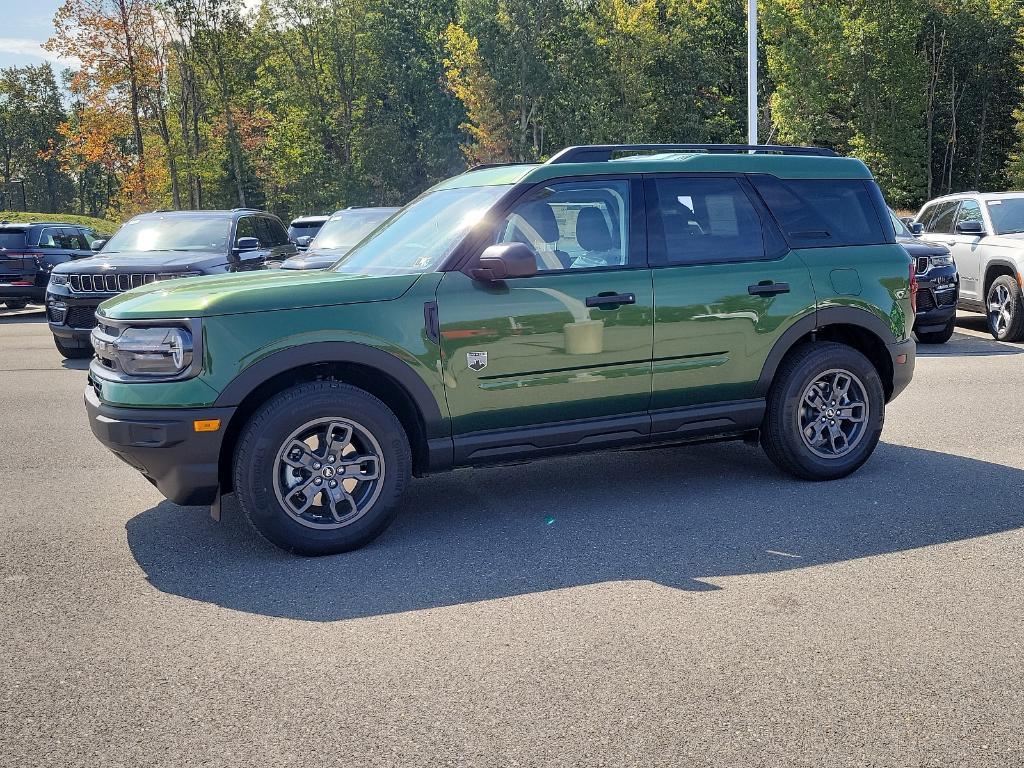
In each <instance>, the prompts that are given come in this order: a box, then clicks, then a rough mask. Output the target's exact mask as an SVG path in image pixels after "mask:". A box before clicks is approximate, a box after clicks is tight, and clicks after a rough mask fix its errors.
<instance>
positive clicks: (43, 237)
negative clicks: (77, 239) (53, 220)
mask: <svg viewBox="0 0 1024 768" xmlns="http://www.w3.org/2000/svg"><path fill="white" fill-rule="evenodd" d="M66 243H67V241H66V240H65V238H64V236H63V235H62V234H61V231H60V229H59V228H57V227H46V228H45V229H43V230H42V231H41V232H40V233H39V247H40V248H54V249H56V248H67V245H66Z"/></svg>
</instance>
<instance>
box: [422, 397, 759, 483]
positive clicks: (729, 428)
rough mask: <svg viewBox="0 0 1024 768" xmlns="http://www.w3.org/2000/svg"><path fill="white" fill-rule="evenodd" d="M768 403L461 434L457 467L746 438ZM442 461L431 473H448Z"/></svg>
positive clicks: (701, 407)
mask: <svg viewBox="0 0 1024 768" xmlns="http://www.w3.org/2000/svg"><path fill="white" fill-rule="evenodd" d="M764 411H765V401H764V399H763V398H757V399H754V400H738V401H734V402H729V403H716V404H714V405H695V406H687V407H685V408H671V409H665V410H660V411H653V412H649V413H636V414H628V415H625V416H614V417H607V418H600V419H578V420H574V421H564V422H556V423H553V424H543V425H538V426H530V427H519V428H516V429H493V430H484V431H480V432H471V433H468V434H465V435H458V436H456V437H455V439H454V447H455V451H454V466H478V465H487V464H502V463H506V462H509V461H520V460H525V459H534V458H540V457H543V456H557V455H561V454H568V453H579V452H584V451H595V450H601V449H605V448H629V447H644V446H650V445H657V444H659V443H686V442H690V441H703V440H706V439H707V438H718V437H721V438H727V439H729V438H736V439H739V438H743V437H746V436H748V435H749V434H750V433H751V432H752V431H755V430H757V429H759V428H760V426H761V421H762V419H763V418H764ZM448 468H449V467H448V466H443V465H442V463H441V462H438V463H437V464H433V463H432V466H431V470H433V471H438V470H444V469H448Z"/></svg>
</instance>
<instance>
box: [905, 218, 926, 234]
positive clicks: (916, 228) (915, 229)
mask: <svg viewBox="0 0 1024 768" xmlns="http://www.w3.org/2000/svg"><path fill="white" fill-rule="evenodd" d="M907 228H908V229H909V230H910V234H912V235H920V234H921V233H922V232H924V224H922V223H921V222H920V221H911V222H910V223H909V224H907Z"/></svg>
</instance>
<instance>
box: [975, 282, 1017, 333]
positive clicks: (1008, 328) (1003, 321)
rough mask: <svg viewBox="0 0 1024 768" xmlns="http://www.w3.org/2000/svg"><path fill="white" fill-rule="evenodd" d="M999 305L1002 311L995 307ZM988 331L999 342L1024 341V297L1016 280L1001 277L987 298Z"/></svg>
mask: <svg viewBox="0 0 1024 768" xmlns="http://www.w3.org/2000/svg"><path fill="white" fill-rule="evenodd" d="M996 305H999V306H1000V307H1001V310H996V309H994V307H995V306H996ZM985 308H986V312H985V316H986V317H987V318H988V330H989V332H990V333H991V334H992V336H993V337H995V338H996V339H997V340H998V341H1024V297H1022V296H1021V291H1020V286H1019V285H1017V281H1016V279H1014V278H1012V277H1010V276H1009V275H1000V276H999V277H997V278H996V279H995V280H993V281H992V285H990V286H989V288H988V295H987V296H986V297H985Z"/></svg>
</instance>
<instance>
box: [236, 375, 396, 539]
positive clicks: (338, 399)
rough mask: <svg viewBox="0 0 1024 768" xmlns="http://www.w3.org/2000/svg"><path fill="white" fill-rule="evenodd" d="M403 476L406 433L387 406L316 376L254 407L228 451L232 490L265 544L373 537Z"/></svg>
mask: <svg viewBox="0 0 1024 768" xmlns="http://www.w3.org/2000/svg"><path fill="white" fill-rule="evenodd" d="M411 474H412V458H411V452H410V449H409V440H408V437H407V436H406V433H405V429H404V428H403V427H402V424H401V422H399V420H398V418H397V417H396V416H395V414H394V413H393V412H392V411H391V409H389V408H388V407H387V406H386V405H385V404H384V403H383V402H381V401H380V400H379V399H377V398H376V397H374V396H373V395H371V394H369V393H368V392H365V391H364V390H361V389H358V388H356V387H352V386H349V385H347V384H342V383H340V382H334V381H318V382H311V383H307V384H299V385H296V386H294V387H291V388H289V389H287V390H285V391H283V392H281V393H279V394H278V395H276V396H275V397H273V398H271V399H270V400H269V401H268V402H266V403H265V404H264V405H263V406H262V407H260V408H259V410H257V411H256V413H254V414H253V416H252V418H251V419H250V420H249V422H248V423H247V424H246V426H245V427H244V428H243V430H242V433H241V435H240V437H239V442H238V446H237V449H236V451H235V461H234V488H235V492H236V494H237V497H238V503H239V506H240V507H241V509H242V511H243V512H244V513H245V516H246V518H247V519H248V520H249V522H250V523H251V524H252V526H253V527H254V528H255V529H256V530H257V531H258V532H259V533H260V534H261V535H262V536H263V537H264V538H266V539H267V540H269V541H270V542H271V543H273V544H275V545H277V546H278V547H281V548H282V549H285V550H288V551H290V552H296V553H299V554H303V555H329V554H335V553H338V552H346V551H348V550H351V549H357V548H358V547H361V546H363V545H364V544H367V543H368V542H370V541H372V540H373V539H374V538H376V537H377V536H379V535H380V534H381V533H382V532H383V531H384V529H385V528H387V526H388V524H389V523H390V522H391V521H392V520H393V519H394V517H395V515H396V514H397V512H398V506H397V505H398V500H399V497H400V496H401V495H402V492H403V491H404V490H405V487H406V485H407V484H408V482H409V478H410V476H411Z"/></svg>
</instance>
